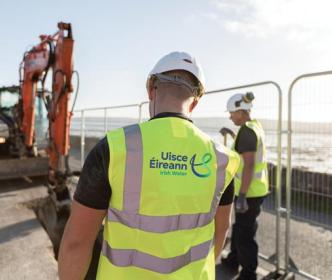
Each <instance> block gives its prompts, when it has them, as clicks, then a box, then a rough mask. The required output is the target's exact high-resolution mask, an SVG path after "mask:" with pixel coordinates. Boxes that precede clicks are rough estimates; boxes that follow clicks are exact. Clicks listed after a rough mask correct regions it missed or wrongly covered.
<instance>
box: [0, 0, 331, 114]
mask: <svg viewBox="0 0 332 280" xmlns="http://www.w3.org/2000/svg"><path fill="white" fill-rule="evenodd" d="M0 7H1V11H2V13H1V17H0V24H1V29H0V37H1V44H0V50H1V52H0V85H1V86H2V85H11V84H17V82H18V66H19V63H20V61H21V59H22V56H23V53H24V52H25V51H26V50H28V49H29V48H30V47H31V46H33V45H34V44H37V43H38V41H39V39H38V38H39V37H38V36H39V35H40V34H53V33H55V32H56V30H57V22H59V21H64V22H70V23H71V24H72V28H73V36H74V39H75V49H74V63H75V69H76V70H77V71H78V72H79V73H80V92H79V96H78V100H77V104H76V108H77V109H79V108H86V107H100V106H113V105H119V104H128V103H137V102H141V101H143V100H146V99H147V98H146V90H145V81H146V77H147V74H148V72H149V71H150V70H151V69H152V67H153V65H154V64H155V63H156V62H157V60H158V59H159V58H160V57H161V56H163V55H165V54H167V53H169V52H171V51H175V50H179V51H187V52H189V53H191V54H192V55H194V56H195V57H196V58H197V60H198V61H199V62H200V64H201V65H202V67H203V69H204V72H205V76H206V81H207V87H206V89H207V90H214V89H218V88H224V87H231V86H236V85H241V84H248V83H254V82H260V81H265V80H273V81H275V82H278V83H279V84H280V85H281V86H282V89H283V90H284V91H285V92H287V90H288V86H289V84H290V83H291V81H292V80H293V79H294V78H295V77H297V76H298V75H300V74H303V73H308V72H317V71H325V70H331V69H332V36H331V34H332V20H331V17H330V12H331V10H332V2H331V1H329V0H315V1H313V0H311V1H310V0H190V1H189V0H183V1H175V0H169V1H152V0H150V1H148V0H140V1H127V0H122V1H112V0H108V1H107V0H102V1H98V0H95V1H76V0H75V1H70V0H66V1H64V0H58V1H47V0H43V1H40V0H30V1H23V0H22V1H19V0H11V1H4V0H1V4H0Z"/></svg>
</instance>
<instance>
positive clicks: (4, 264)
mask: <svg viewBox="0 0 332 280" xmlns="http://www.w3.org/2000/svg"><path fill="white" fill-rule="evenodd" d="M41 184H42V182H41V181H40V182H37V184H36V182H33V183H29V182H26V181H24V180H12V181H6V182H4V181H0V185H1V187H0V205H1V214H0V279H3V280H17V279H31V280H32V279H35V280H39V279H40V280H42V279H43V280H44V279H48V280H53V279H58V277H57V263H56V261H55V259H54V257H53V249H52V244H51V242H50V240H49V238H48V236H47V234H46V232H45V231H44V229H43V228H42V226H41V225H40V223H39V222H38V220H37V219H36V216H35V214H34V212H33V211H32V210H30V209H28V208H27V207H26V205H25V203H26V202H28V201H31V200H33V199H36V198H39V197H42V196H45V195H47V192H46V187H44V186H42V185H41Z"/></svg>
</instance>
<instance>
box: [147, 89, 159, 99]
mask: <svg viewBox="0 0 332 280" xmlns="http://www.w3.org/2000/svg"><path fill="white" fill-rule="evenodd" d="M156 89H157V88H156V87H153V86H150V87H149V89H148V97H149V101H152V100H154V99H155V98H156Z"/></svg>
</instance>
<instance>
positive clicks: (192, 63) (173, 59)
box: [146, 52, 205, 90]
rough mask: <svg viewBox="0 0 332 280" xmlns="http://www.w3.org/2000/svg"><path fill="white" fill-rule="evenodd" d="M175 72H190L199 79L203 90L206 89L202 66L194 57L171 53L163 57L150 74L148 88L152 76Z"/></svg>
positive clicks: (182, 53)
mask: <svg viewBox="0 0 332 280" xmlns="http://www.w3.org/2000/svg"><path fill="white" fill-rule="evenodd" d="M173 70H185V71H188V72H189V73H191V74H193V75H194V76H195V77H196V78H197V80H198V81H199V83H200V84H201V86H202V88H203V90H204V89H205V78H204V74H203V71H202V68H201V66H200V65H199V63H198V62H197V61H196V59H195V58H194V57H193V56H191V55H190V54H188V53H185V52H171V53H169V54H167V55H165V56H164V57H162V58H161V59H160V60H159V61H158V62H157V64H156V65H155V66H154V67H153V69H152V70H151V71H150V73H149V76H148V78H147V83H146V86H147V88H148V86H149V81H150V78H151V76H152V75H155V74H161V73H164V72H167V71H173Z"/></svg>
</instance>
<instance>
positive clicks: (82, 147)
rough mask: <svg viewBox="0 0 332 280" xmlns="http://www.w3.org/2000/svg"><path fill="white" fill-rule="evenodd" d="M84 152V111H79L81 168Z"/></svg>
mask: <svg viewBox="0 0 332 280" xmlns="http://www.w3.org/2000/svg"><path fill="white" fill-rule="evenodd" d="M84 151H85V118H84V110H82V111H81V168H83V164H84V157H85V155H84Z"/></svg>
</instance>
